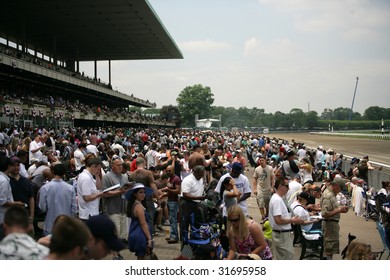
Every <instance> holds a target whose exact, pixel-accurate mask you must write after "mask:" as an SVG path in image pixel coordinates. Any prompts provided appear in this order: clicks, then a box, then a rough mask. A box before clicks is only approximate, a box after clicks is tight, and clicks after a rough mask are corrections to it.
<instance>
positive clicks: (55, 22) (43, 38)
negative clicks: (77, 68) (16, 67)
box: [0, 0, 183, 61]
mask: <svg viewBox="0 0 390 280" xmlns="http://www.w3.org/2000/svg"><path fill="white" fill-rule="evenodd" d="M0 10H1V17H0V36H1V37H3V38H5V39H7V40H10V41H13V42H15V43H17V44H18V45H22V46H25V47H28V48H29V49H31V50H34V51H38V52H40V53H43V54H45V55H48V56H50V57H54V58H56V59H58V60H63V61H67V60H68V61H94V60H136V59H178V58H183V55H182V53H181V52H180V50H179V48H178V47H177V45H176V44H175V42H174V41H173V39H172V38H171V36H170V35H169V33H168V32H167V30H166V29H165V27H164V25H163V24H162V22H161V21H160V19H159V18H158V16H157V14H156V13H155V12H154V10H153V8H152V7H151V5H150V4H149V3H148V1H146V0H12V1H1V4H0Z"/></svg>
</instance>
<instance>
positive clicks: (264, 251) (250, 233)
mask: <svg viewBox="0 0 390 280" xmlns="http://www.w3.org/2000/svg"><path fill="white" fill-rule="evenodd" d="M227 234H228V237H229V245H230V249H229V254H228V256H227V259H228V260H233V259H235V258H237V257H242V256H248V255H250V254H255V255H258V256H259V257H260V258H261V259H262V260H272V253H271V250H270V248H269V246H268V243H267V241H266V240H265V237H264V233H263V230H262V229H261V227H260V225H259V224H258V223H256V222H255V221H253V220H251V219H248V218H246V217H245V215H244V212H243V211H242V209H241V208H240V206H238V205H233V206H231V207H230V208H229V210H228V232H227Z"/></svg>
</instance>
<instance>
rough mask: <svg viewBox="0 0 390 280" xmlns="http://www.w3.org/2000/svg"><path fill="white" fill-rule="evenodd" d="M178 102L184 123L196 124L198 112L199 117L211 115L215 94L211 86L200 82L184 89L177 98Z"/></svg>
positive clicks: (186, 124)
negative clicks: (204, 85)
mask: <svg viewBox="0 0 390 280" xmlns="http://www.w3.org/2000/svg"><path fill="white" fill-rule="evenodd" d="M176 102H177V104H178V109H179V111H180V115H181V116H182V121H183V125H185V126H195V115H196V114H199V118H208V117H210V114H211V105H212V104H213V103H214V95H213V93H212V92H211V89H210V88H209V87H203V86H202V85H201V84H198V85H194V86H192V87H191V86H188V87H186V88H185V89H183V90H182V91H181V92H180V94H179V96H178V97H177V98H176Z"/></svg>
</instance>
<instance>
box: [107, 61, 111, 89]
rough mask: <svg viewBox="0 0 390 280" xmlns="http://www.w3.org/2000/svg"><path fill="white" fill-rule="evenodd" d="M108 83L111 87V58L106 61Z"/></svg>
mask: <svg viewBox="0 0 390 280" xmlns="http://www.w3.org/2000/svg"><path fill="white" fill-rule="evenodd" d="M108 85H109V86H110V87H111V88H112V85H111V60H109V61H108Z"/></svg>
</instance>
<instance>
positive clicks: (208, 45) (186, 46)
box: [179, 39, 231, 52]
mask: <svg viewBox="0 0 390 280" xmlns="http://www.w3.org/2000/svg"><path fill="white" fill-rule="evenodd" d="M179 47H180V49H181V50H183V51H191V52H216V51H221V50H226V49H229V48H230V47H231V46H230V45H229V44H228V43H226V42H216V41H212V40H208V39H207V40H203V41H185V42H180V43H179Z"/></svg>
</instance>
